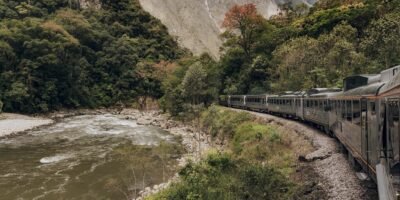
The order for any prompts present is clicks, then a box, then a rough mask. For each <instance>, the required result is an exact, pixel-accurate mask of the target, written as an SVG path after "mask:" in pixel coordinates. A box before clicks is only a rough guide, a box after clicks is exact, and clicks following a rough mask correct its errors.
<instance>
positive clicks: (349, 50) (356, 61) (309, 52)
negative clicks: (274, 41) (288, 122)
mask: <svg viewBox="0 0 400 200" xmlns="http://www.w3.org/2000/svg"><path fill="white" fill-rule="evenodd" d="M356 34H357V30H356V29H355V28H353V27H352V26H350V25H348V24H345V23H344V24H339V25H337V26H336V27H335V28H334V29H333V30H332V32H330V33H329V34H323V35H321V36H320V37H318V38H317V39H314V38H310V37H299V38H295V39H293V40H290V41H288V42H287V43H284V44H283V45H281V46H279V47H278V48H277V49H276V50H275V51H274V53H273V55H274V58H273V62H274V63H275V64H276V66H277V71H276V76H277V77H278V81H277V82H276V83H275V84H274V85H272V87H273V89H274V90H275V91H284V90H292V91H296V90H302V89H309V88H315V87H340V86H341V82H342V79H343V78H344V77H346V76H349V75H352V74H359V73H368V72H369V68H367V62H366V58H365V56H364V54H363V53H360V52H358V51H357V43H356V42H357V39H356Z"/></svg>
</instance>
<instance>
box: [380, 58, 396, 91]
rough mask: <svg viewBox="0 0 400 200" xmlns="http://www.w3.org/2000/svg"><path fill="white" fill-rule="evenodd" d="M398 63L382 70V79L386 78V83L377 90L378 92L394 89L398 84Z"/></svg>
mask: <svg viewBox="0 0 400 200" xmlns="http://www.w3.org/2000/svg"><path fill="white" fill-rule="evenodd" d="M399 69H400V65H399V66H396V67H393V68H390V69H387V70H385V71H382V79H383V80H387V83H386V84H385V85H384V86H383V87H382V89H381V90H380V91H379V94H382V93H385V92H387V91H389V90H391V89H394V88H396V87H398V86H399V85H400V73H398V72H399Z"/></svg>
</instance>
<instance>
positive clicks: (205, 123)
mask: <svg viewBox="0 0 400 200" xmlns="http://www.w3.org/2000/svg"><path fill="white" fill-rule="evenodd" d="M250 119H251V115H250V114H248V113H243V112H232V111H228V110H226V109H222V108H220V107H218V106H215V105H212V106H210V107H209V108H208V110H206V111H205V112H203V114H202V116H201V121H202V127H203V129H204V130H205V131H206V132H207V133H208V134H210V135H211V136H213V137H218V138H220V139H222V140H225V139H226V138H228V139H230V138H233V136H234V134H235V130H236V129H237V127H238V126H240V125H241V124H242V123H244V122H246V121H249V120H250Z"/></svg>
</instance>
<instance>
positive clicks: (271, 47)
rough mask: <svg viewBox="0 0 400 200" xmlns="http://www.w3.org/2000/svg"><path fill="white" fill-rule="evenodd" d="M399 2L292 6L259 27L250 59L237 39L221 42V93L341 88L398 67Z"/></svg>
mask: <svg viewBox="0 0 400 200" xmlns="http://www.w3.org/2000/svg"><path fill="white" fill-rule="evenodd" d="M399 5H400V3H399V1H378V0H347V1H340V0H320V1H318V2H317V3H316V4H315V6H313V7H311V8H310V9H306V8H304V7H303V8H302V7H301V6H300V7H296V6H294V5H292V4H290V3H289V4H284V5H282V6H281V9H282V12H283V13H282V14H280V15H278V16H273V17H271V19H268V20H267V19H266V20H264V21H263V22H262V24H263V25H262V26H261V27H259V28H258V29H257V31H255V32H254V35H253V37H254V38H253V39H254V41H257V42H255V43H254V45H253V46H252V47H253V48H252V49H251V55H252V56H251V58H250V59H249V58H248V56H246V53H245V52H244V51H243V49H242V48H240V43H239V42H238V39H237V36H236V35H235V34H232V33H230V32H226V33H223V34H222V37H223V38H224V39H225V41H224V44H223V48H222V50H223V51H222V55H221V59H220V61H219V63H218V64H217V65H219V66H220V68H219V69H220V71H221V72H220V74H221V79H222V83H223V84H222V87H220V88H218V90H219V91H220V93H223V94H264V93H276V92H282V91H290V90H291V91H295V90H307V89H310V88H313V87H341V86H342V84H343V83H342V80H343V78H345V77H346V76H349V75H354V74H360V73H379V72H380V71H381V70H383V69H387V68H390V67H393V66H394V65H398V64H400V56H399V55H400V52H399V46H400V45H399V43H400V38H399V37H397V36H398V33H399V30H398V27H400V26H399V24H398V23H399V21H400V20H399V14H398V13H399V11H400V9H399V7H400V6H399Z"/></svg>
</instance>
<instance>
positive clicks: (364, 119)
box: [360, 98, 370, 170]
mask: <svg viewBox="0 0 400 200" xmlns="http://www.w3.org/2000/svg"><path fill="white" fill-rule="evenodd" d="M360 104H361V105H360V106H361V151H362V157H363V159H365V160H366V161H367V163H370V160H369V151H370V148H369V145H368V125H369V123H368V101H367V99H366V98H362V99H361V101H360ZM364 170H368V169H364Z"/></svg>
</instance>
